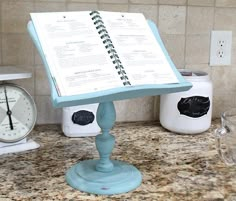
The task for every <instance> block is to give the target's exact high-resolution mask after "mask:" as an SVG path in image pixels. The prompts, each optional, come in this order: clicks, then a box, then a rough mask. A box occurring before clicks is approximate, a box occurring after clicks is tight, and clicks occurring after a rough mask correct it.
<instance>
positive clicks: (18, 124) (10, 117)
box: [0, 66, 40, 155]
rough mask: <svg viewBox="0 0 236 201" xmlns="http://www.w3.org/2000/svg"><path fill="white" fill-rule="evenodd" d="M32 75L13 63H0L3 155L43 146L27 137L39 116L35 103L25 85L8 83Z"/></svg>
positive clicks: (0, 114)
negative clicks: (7, 64) (3, 64)
mask: <svg viewBox="0 0 236 201" xmlns="http://www.w3.org/2000/svg"><path fill="white" fill-rule="evenodd" d="M31 76H32V74H31V73H29V72H25V71H23V70H21V69H19V68H16V67H14V66H0V155H3V154H8V153H16V152H21V151H26V150H32V149H36V148H38V147H39V146H40V145H39V144H38V143H36V142H35V141H33V140H32V139H28V138H27V136H28V135H29V134H30V132H31V131H32V129H33V128H34V125H35V122H36V118H37V109H36V105H35V102H34V100H33V98H32V97H31V95H30V94H29V93H28V92H27V91H26V90H25V89H24V88H22V87H20V86H19V85H16V84H13V83H10V82H9V80H17V79H26V78H31Z"/></svg>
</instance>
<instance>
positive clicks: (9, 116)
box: [4, 87, 14, 130]
mask: <svg viewBox="0 0 236 201" xmlns="http://www.w3.org/2000/svg"><path fill="white" fill-rule="evenodd" d="M4 93H5V99H6V104H7V115H8V118H9V124H10V128H11V130H13V129H14V128H13V123H12V119H11V114H12V112H11V110H10V108H9V103H8V98H7V90H6V87H4Z"/></svg>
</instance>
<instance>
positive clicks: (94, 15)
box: [90, 11, 131, 86]
mask: <svg viewBox="0 0 236 201" xmlns="http://www.w3.org/2000/svg"><path fill="white" fill-rule="evenodd" d="M90 16H91V19H92V20H93V23H94V25H95V26H96V29H97V30H98V34H99V35H100V38H101V39H102V42H103V44H104V45H105V48H106V49H107V53H108V54H109V56H110V58H111V60H112V63H113V64H114V66H115V69H116V70H117V73H118V75H119V76H120V79H121V80H122V82H123V85H124V86H127V85H131V84H130V81H129V78H128V76H127V75H126V72H125V70H124V66H123V65H122V63H121V61H120V59H119V56H118V54H117V52H116V50H115V47H114V45H113V43H112V40H111V38H110V36H109V33H108V32H107V30H106V27H105V25H104V22H103V20H102V17H101V16H100V13H99V12H98V11H92V12H90Z"/></svg>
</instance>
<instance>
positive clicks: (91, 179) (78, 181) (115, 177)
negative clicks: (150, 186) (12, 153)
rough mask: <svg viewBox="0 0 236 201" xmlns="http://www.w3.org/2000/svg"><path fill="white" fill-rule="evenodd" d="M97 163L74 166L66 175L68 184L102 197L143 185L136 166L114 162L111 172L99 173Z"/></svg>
mask: <svg viewBox="0 0 236 201" xmlns="http://www.w3.org/2000/svg"><path fill="white" fill-rule="evenodd" d="M97 162H98V160H85V161H82V162H80V163H78V164H76V165H74V166H72V167H71V168H70V169H69V170H68V171H67V173H66V181H67V183H68V184H69V185H70V186H72V187H73V188H75V189H79V190H81V191H84V192H87V193H93V194H100V195H112V194H120V193H126V192H128V191H131V190H134V189H135V188H137V187H138V186H139V185H140V184H141V181H142V175H141V173H140V172H139V170H137V168H135V167H134V166H132V165H130V164H127V163H124V162H122V161H116V160H112V163H113V165H114V169H113V170H112V171H111V172H99V171H97V170H96V164H97Z"/></svg>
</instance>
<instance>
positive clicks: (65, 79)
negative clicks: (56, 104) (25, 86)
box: [31, 11, 123, 96]
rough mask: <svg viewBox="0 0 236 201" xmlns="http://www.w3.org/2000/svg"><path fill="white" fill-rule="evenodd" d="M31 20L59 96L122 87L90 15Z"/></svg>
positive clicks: (34, 17) (66, 14)
mask: <svg viewBox="0 0 236 201" xmlns="http://www.w3.org/2000/svg"><path fill="white" fill-rule="evenodd" d="M31 18H32V21H33V24H34V26H35V29H36V32H37V35H38V38H39V40H40V43H41V46H42V49H43V52H44V54H45V58H46V61H47V63H48V66H49V69H50V72H51V76H52V79H53V80H54V81H55V84H56V88H57V89H58V94H59V95H60V96H68V95H78V94H83V93H90V92H95V91H99V90H105V89H110V88H114V87H120V86H123V84H122V82H121V80H120V78H119V76H118V75H117V72H116V71H115V70H114V69H115V68H114V65H113V64H112V61H111V59H110V57H109V55H108V54H107V51H106V49H105V47H104V44H103V43H102V41H101V39H100V36H99V34H98V32H97V30H96V28H95V26H94V24H93V21H92V20H91V16H90V15H89V12H88V11H83V12H50V13H31Z"/></svg>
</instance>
